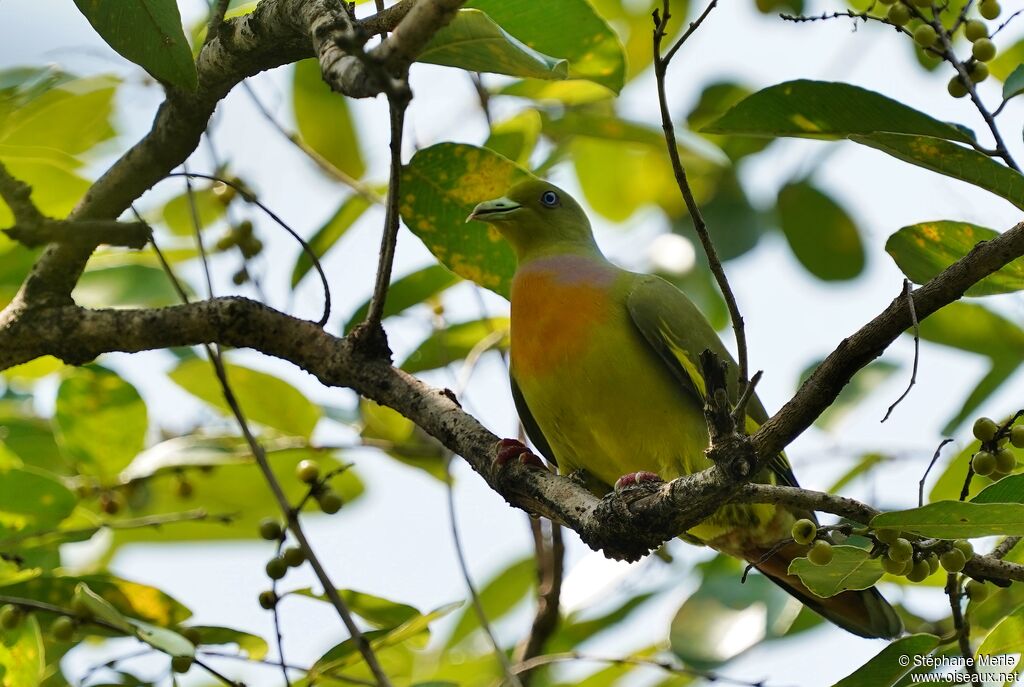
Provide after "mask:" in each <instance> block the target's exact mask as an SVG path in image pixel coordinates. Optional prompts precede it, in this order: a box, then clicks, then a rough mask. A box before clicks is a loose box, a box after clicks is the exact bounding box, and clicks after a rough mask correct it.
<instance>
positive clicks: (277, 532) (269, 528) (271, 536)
mask: <svg viewBox="0 0 1024 687" xmlns="http://www.w3.org/2000/svg"><path fill="white" fill-rule="evenodd" d="M281 534H282V532H281V523H279V522H278V521H277V520H274V519H273V518H264V519H263V520H260V536H261V537H263V538H264V539H266V540H267V541H277V540H278V539H280V538H281Z"/></svg>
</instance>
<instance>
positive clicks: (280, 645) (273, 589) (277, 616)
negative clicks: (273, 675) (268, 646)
mask: <svg viewBox="0 0 1024 687" xmlns="http://www.w3.org/2000/svg"><path fill="white" fill-rule="evenodd" d="M296 510H300V511H301V510H302V506H301V505H300V506H299V507H298V508H297V509H296ZM282 546H284V537H282V538H281V539H278V541H277V552H276V554H275V555H277V556H280V555H281V547H282ZM279 582H280V580H274V581H273V583H272V584H271V585H270V593H271V594H273V595H274V607H273V608H272V609H271V611H272V612H273V614H274V636H275V637H276V639H277V658H278V659H279V660H280V662H281V676H282V677H284V684H285V687H292V682H291V679H290V678H289V677H288V665H287V662H286V661H285V658H284V635H283V634H282V633H281V613H280V608H281V603H280V601H281V597H279V596H278V595H277V585H278V583H279Z"/></svg>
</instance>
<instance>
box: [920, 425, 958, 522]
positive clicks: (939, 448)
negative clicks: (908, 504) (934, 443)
mask: <svg viewBox="0 0 1024 687" xmlns="http://www.w3.org/2000/svg"><path fill="white" fill-rule="evenodd" d="M951 441H953V440H952V439H943V440H942V443H940V444H939V446H938V448H936V449H935V454H934V455H933V456H932V460H931V462H930V463H928V469H926V470H925V471H924V474H923V475H921V481H920V482H918V483H917V505H918V507H921V506H923V505H924V481H925V480H926V479H928V473H929V472H931V471H932V468H933V467H935V461H937V460H938V459H939V454H940V453H942V448H943V447H944V446H945V445H946V444H948V443H950V442H951Z"/></svg>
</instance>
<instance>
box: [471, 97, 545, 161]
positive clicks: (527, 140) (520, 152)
mask: <svg viewBox="0 0 1024 687" xmlns="http://www.w3.org/2000/svg"><path fill="white" fill-rule="evenodd" d="M540 130H541V116H540V114H539V113H538V112H537V110H535V109H533V108H528V109H525V110H523V111H522V112H520V113H518V114H516V115H515V116H513V117H509V118H508V119H505V120H503V121H500V122H496V123H495V124H494V125H493V126H491V134H490V136H488V137H487V140H486V141H485V142H484V148H487V149H489V150H493V151H494V152H496V153H498V154H499V155H501V156H503V157H506V158H508V159H509V160H512V161H513V162H515V163H516V164H519V165H526V164H529V161H530V154H531V153H533V149H534V148H535V147H536V146H537V138H538V137H539V136H540Z"/></svg>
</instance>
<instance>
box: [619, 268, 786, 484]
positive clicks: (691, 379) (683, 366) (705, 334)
mask: <svg viewBox="0 0 1024 687" xmlns="http://www.w3.org/2000/svg"><path fill="white" fill-rule="evenodd" d="M626 305H627V308H628V309H629V315H630V318H631V319H632V320H633V324H634V325H636V328H637V330H639V332H640V334H641V336H642V337H643V339H644V341H646V342H647V344H648V345H649V346H650V347H651V348H652V349H654V352H655V353H657V354H658V357H659V358H660V359H661V360H662V362H664V363H665V365H666V366H667V367H668V369H669V370H670V371H671V373H672V374H673V376H675V378H676V379H677V380H678V381H679V383H680V384H681V385H682V387H683V388H684V389H685V390H686V391H687V392H689V393H691V394H693V395H694V397H695V400H696V401H697V402H698V403H700V404H701V405H703V403H704V394H705V387H704V377H703V375H702V374H701V370H700V354H701V353H702V352H703V351H705V350H710V351H711V352H712V353H714V354H715V355H717V356H718V357H719V358H721V359H722V360H725V361H726V362H727V363H728V364H729V369H728V375H727V379H728V383H729V395H730V397H731V398H732V399H733V401H735V400H736V396H737V388H738V382H737V375H738V372H737V369H736V362H735V361H734V360H733V359H732V356H731V355H729V352H728V351H727V350H726V349H725V346H724V345H723V344H722V341H721V339H719V338H718V334H717V333H716V332H715V330H714V328H713V327H712V326H711V324H710V323H709V322H708V321H707V318H705V317H704V314H703V313H702V312H701V311H700V310H699V309H698V308H697V306H696V305H694V304H693V301H691V300H690V299H689V298H687V297H686V295H685V294H683V292H682V291H680V290H679V289H677V288H676V287H674V286H672V285H671V284H669V283H668V282H667V281H665V280H664V279H661V278H660V277H655V276H651V275H637V277H636V278H635V279H634V280H633V285H632V288H631V289H630V292H629V296H628V297H627V301H626ZM747 415H748V418H747V430H748V431H752V430H755V429H757V427H759V426H760V425H761V423H763V422H764V421H765V420H767V419H768V413H767V412H765V409H764V406H762V405H761V401H760V400H758V398H757V396H754V397H753V398H751V399H750V403H749V404H748V405H747ZM768 467H769V468H770V469H771V471H772V472H773V473H775V475H776V477H777V483H779V484H785V485H789V486H798V485H797V481H796V477H794V475H793V470H792V468H790V467H789V462H788V461H787V460H786V457H785V456H784V455H782V454H779V455H778V456H775V457H774V458H772V459H771V460H770V461H768Z"/></svg>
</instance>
